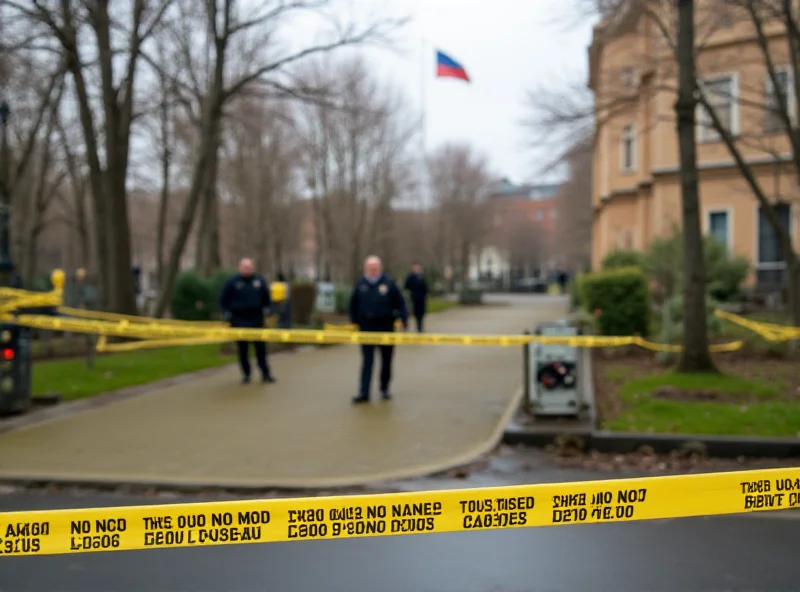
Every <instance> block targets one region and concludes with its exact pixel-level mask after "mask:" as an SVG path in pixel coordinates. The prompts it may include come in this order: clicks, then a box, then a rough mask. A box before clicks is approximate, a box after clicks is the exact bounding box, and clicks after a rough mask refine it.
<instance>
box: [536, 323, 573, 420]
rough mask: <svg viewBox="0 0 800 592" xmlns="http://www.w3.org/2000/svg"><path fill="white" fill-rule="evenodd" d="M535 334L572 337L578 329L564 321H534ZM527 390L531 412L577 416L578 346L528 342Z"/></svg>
mask: <svg viewBox="0 0 800 592" xmlns="http://www.w3.org/2000/svg"><path fill="white" fill-rule="evenodd" d="M534 334H535V335H541V336H543V337H574V336H577V335H580V331H579V330H578V329H577V328H576V327H573V326H571V325H570V324H569V323H567V322H566V321H563V322H557V323H542V324H540V325H537V327H536V330H535V331H534ZM528 349H529V356H530V359H529V361H528V364H529V366H528V367H529V371H528V389H529V390H528V392H529V404H530V411H531V412H532V413H533V415H557V416H578V415H580V413H581V411H582V410H583V407H584V406H583V404H582V403H583V402H582V397H581V388H582V385H581V384H580V380H579V376H580V368H579V366H580V349H579V348H577V347H571V346H568V345H544V344H542V343H538V342H535V341H534V342H532V343H531V344H530V347H529V348H528Z"/></svg>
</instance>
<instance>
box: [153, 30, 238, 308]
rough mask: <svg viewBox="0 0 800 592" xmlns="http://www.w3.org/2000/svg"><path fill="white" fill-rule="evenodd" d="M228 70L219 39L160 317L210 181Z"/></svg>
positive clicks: (159, 302) (166, 274) (167, 267)
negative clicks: (196, 154) (197, 151)
mask: <svg viewBox="0 0 800 592" xmlns="http://www.w3.org/2000/svg"><path fill="white" fill-rule="evenodd" d="M224 71H225V44H224V41H222V40H217V47H216V62H215V64H214V78H213V80H212V82H211V84H210V88H209V92H208V93H207V94H206V97H205V101H204V105H203V121H202V124H201V129H200V142H199V144H200V150H199V152H200V154H199V157H198V159H197V162H196V163H195V167H194V171H193V175H192V183H191V187H190V189H189V196H188V198H187V200H186V203H185V204H184V207H183V211H182V212H181V219H180V221H179V223H178V234H177V236H176V237H175V241H174V242H173V244H172V248H171V249H170V254H169V259H168V260H167V264H166V265H165V267H164V283H163V285H162V286H161V290H160V292H159V295H158V300H157V301H156V305H155V312H154V314H155V316H157V317H160V316H162V315H163V314H164V312H165V311H166V310H167V305H168V304H169V297H170V292H171V291H172V286H173V284H174V282H175V278H176V277H177V276H178V271H179V270H180V263H181V255H182V254H183V250H184V248H185V247H186V241H187V240H188V239H189V234H190V233H191V231H192V225H193V223H194V219H195V210H196V209H197V207H198V205H199V204H200V196H201V195H202V191H203V189H204V188H205V186H206V184H207V178H208V177H207V172H208V168H209V167H210V164H211V153H212V152H213V151H214V150H216V149H217V146H218V145H219V143H218V138H219V129H220V121H221V119H222V93H223V85H224Z"/></svg>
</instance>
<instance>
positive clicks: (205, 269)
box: [195, 135, 222, 276]
mask: <svg viewBox="0 0 800 592" xmlns="http://www.w3.org/2000/svg"><path fill="white" fill-rule="evenodd" d="M218 161H219V135H218V136H217V137H215V138H214V140H213V146H212V147H211V153H210V154H209V160H208V168H207V169H206V170H207V176H206V179H205V187H204V188H203V197H202V199H201V208H200V221H199V224H198V227H197V247H196V249H195V253H196V261H197V263H196V265H195V267H196V269H197V272H198V273H199V274H201V275H205V276H209V275H211V274H212V273H213V272H214V271H216V270H217V269H219V268H220V267H222V263H221V261H220V248H219V244H220V240H219V202H218V199H217V169H218Z"/></svg>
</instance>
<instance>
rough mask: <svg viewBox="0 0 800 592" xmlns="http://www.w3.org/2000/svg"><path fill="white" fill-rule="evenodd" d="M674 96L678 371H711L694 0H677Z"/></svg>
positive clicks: (712, 367)
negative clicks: (679, 256)
mask: <svg viewBox="0 0 800 592" xmlns="http://www.w3.org/2000/svg"><path fill="white" fill-rule="evenodd" d="M677 58H678V72H679V75H678V78H679V81H678V99H677V101H676V103H675V114H676V117H677V128H678V144H679V150H680V163H681V164H680V166H681V174H680V177H681V203H682V213H683V260H684V266H683V269H684V276H683V350H682V352H681V357H680V361H679V363H678V370H679V371H680V372H715V371H716V368H715V366H714V361H713V360H712V359H711V354H710V353H709V350H708V326H707V319H706V273H705V261H704V257H703V235H702V230H701V226H700V192H699V188H698V174H697V146H696V143H695V130H696V127H695V111H696V108H697V98H696V96H695V87H696V77H695V60H694V0H678V43H677Z"/></svg>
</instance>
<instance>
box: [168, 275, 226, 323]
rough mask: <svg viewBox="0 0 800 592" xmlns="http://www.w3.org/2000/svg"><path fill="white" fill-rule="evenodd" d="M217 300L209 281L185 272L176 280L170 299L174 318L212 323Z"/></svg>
mask: <svg viewBox="0 0 800 592" xmlns="http://www.w3.org/2000/svg"><path fill="white" fill-rule="evenodd" d="M215 308H216V298H215V295H214V294H213V293H212V290H211V286H210V284H209V282H208V280H206V279H204V278H201V277H200V276H199V275H197V273H195V272H194V271H185V272H183V273H181V274H180V275H179V276H178V278H177V279H176V280H175V286H174V287H173V288H172V295H171V298H170V310H171V312H172V316H173V317H174V318H176V319H180V320H182V321H210V320H211V318H212V315H213V314H214V310H215Z"/></svg>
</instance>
